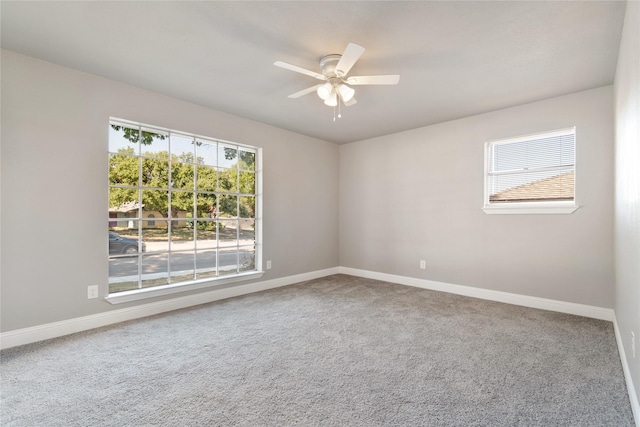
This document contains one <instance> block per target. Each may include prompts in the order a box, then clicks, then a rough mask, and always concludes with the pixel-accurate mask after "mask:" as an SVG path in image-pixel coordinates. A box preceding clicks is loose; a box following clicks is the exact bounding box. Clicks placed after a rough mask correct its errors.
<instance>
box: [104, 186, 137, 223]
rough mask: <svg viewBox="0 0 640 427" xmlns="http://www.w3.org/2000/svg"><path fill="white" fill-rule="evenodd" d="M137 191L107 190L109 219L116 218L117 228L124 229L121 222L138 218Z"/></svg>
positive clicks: (125, 189)
mask: <svg viewBox="0 0 640 427" xmlns="http://www.w3.org/2000/svg"><path fill="white" fill-rule="evenodd" d="M138 194H139V192H138V189H137V188H136V189H133V188H113V187H112V188H109V218H118V227H126V224H125V225H123V224H122V221H124V219H126V218H136V217H137V216H138V207H139V206H140V205H139V203H138Z"/></svg>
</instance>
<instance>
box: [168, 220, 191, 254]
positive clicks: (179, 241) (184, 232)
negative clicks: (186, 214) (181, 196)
mask: <svg viewBox="0 0 640 427" xmlns="http://www.w3.org/2000/svg"><path fill="white" fill-rule="evenodd" d="M184 222H185V223H186V221H184ZM182 223H183V221H182V220H179V221H178V224H179V225H178V226H174V227H171V251H182V250H187V249H195V239H194V231H193V227H191V226H186V224H185V226H181V225H182Z"/></svg>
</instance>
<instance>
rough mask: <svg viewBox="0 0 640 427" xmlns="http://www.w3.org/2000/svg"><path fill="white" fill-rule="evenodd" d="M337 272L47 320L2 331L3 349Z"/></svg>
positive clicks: (250, 284) (325, 271)
mask: <svg viewBox="0 0 640 427" xmlns="http://www.w3.org/2000/svg"><path fill="white" fill-rule="evenodd" d="M337 273H338V267H335V268H328V269H326V270H317V271H312V272H309V273H303V274H296V275H294V276H287V277H280V278H277V279H271V280H263V281H260V282H255V283H249V284H246V285H237V286H233V287H228V288H220V289H213V290H211V291H209V292H202V293H198V294H193V295H187V296H183V297H178V298H171V299H167V300H163V301H158V302H152V303H148V304H141V305H137V306H133V307H127V308H122V309H118V310H111V311H106V312H104V313H98V314H93V315H90V316H83V317H76V318H74V319H69V320H62V321H60V322H53V323H47V324H44V325H38V326H33V327H30V328H24V329H17V330H13V331H9V332H3V333H0V348H3V349H4V348H11V347H16V346H19V345H24V344H30V343H34V342H37V341H42V340H47V339H51V338H56V337H61V336H64V335H69V334H73V333H76V332H82V331H86V330H89V329H94V328H99V327H101V326H107V325H112V324H114V323H119V322H124V321H127V320H134V319H139V318H142V317H147V316H152V315H154V314H160V313H165V312H168V311H173V310H178V309H181V308H187V307H191V306H195V305H200V304H206V303H208V302H213V301H218V300H222V299H226V298H232V297H237V296H240V295H246V294H251V293H254V292H260V291H265V290H267V289H274V288H279V287H281V286H287V285H291V284H294V283H299V282H304V281H307V280H313V279H317V278H320V277H325V276H330V275H332V274H337Z"/></svg>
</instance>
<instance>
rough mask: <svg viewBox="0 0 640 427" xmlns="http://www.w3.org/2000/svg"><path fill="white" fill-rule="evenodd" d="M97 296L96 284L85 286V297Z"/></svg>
mask: <svg viewBox="0 0 640 427" xmlns="http://www.w3.org/2000/svg"><path fill="white" fill-rule="evenodd" d="M95 298H98V285H93V286H87V299H95Z"/></svg>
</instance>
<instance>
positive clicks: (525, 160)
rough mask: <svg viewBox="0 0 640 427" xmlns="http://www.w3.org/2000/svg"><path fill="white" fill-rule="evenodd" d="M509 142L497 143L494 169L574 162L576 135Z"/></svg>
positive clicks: (540, 166) (505, 169) (560, 164)
mask: <svg viewBox="0 0 640 427" xmlns="http://www.w3.org/2000/svg"><path fill="white" fill-rule="evenodd" d="M533 138H534V139H531V140H526V141H519V142H512V143H507V144H495V145H494V148H493V171H508V170H518V169H532V168H543V167H551V166H567V165H573V164H574V157H575V143H574V135H573V134H571V135H563V136H558V137H551V138H535V137H533Z"/></svg>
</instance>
